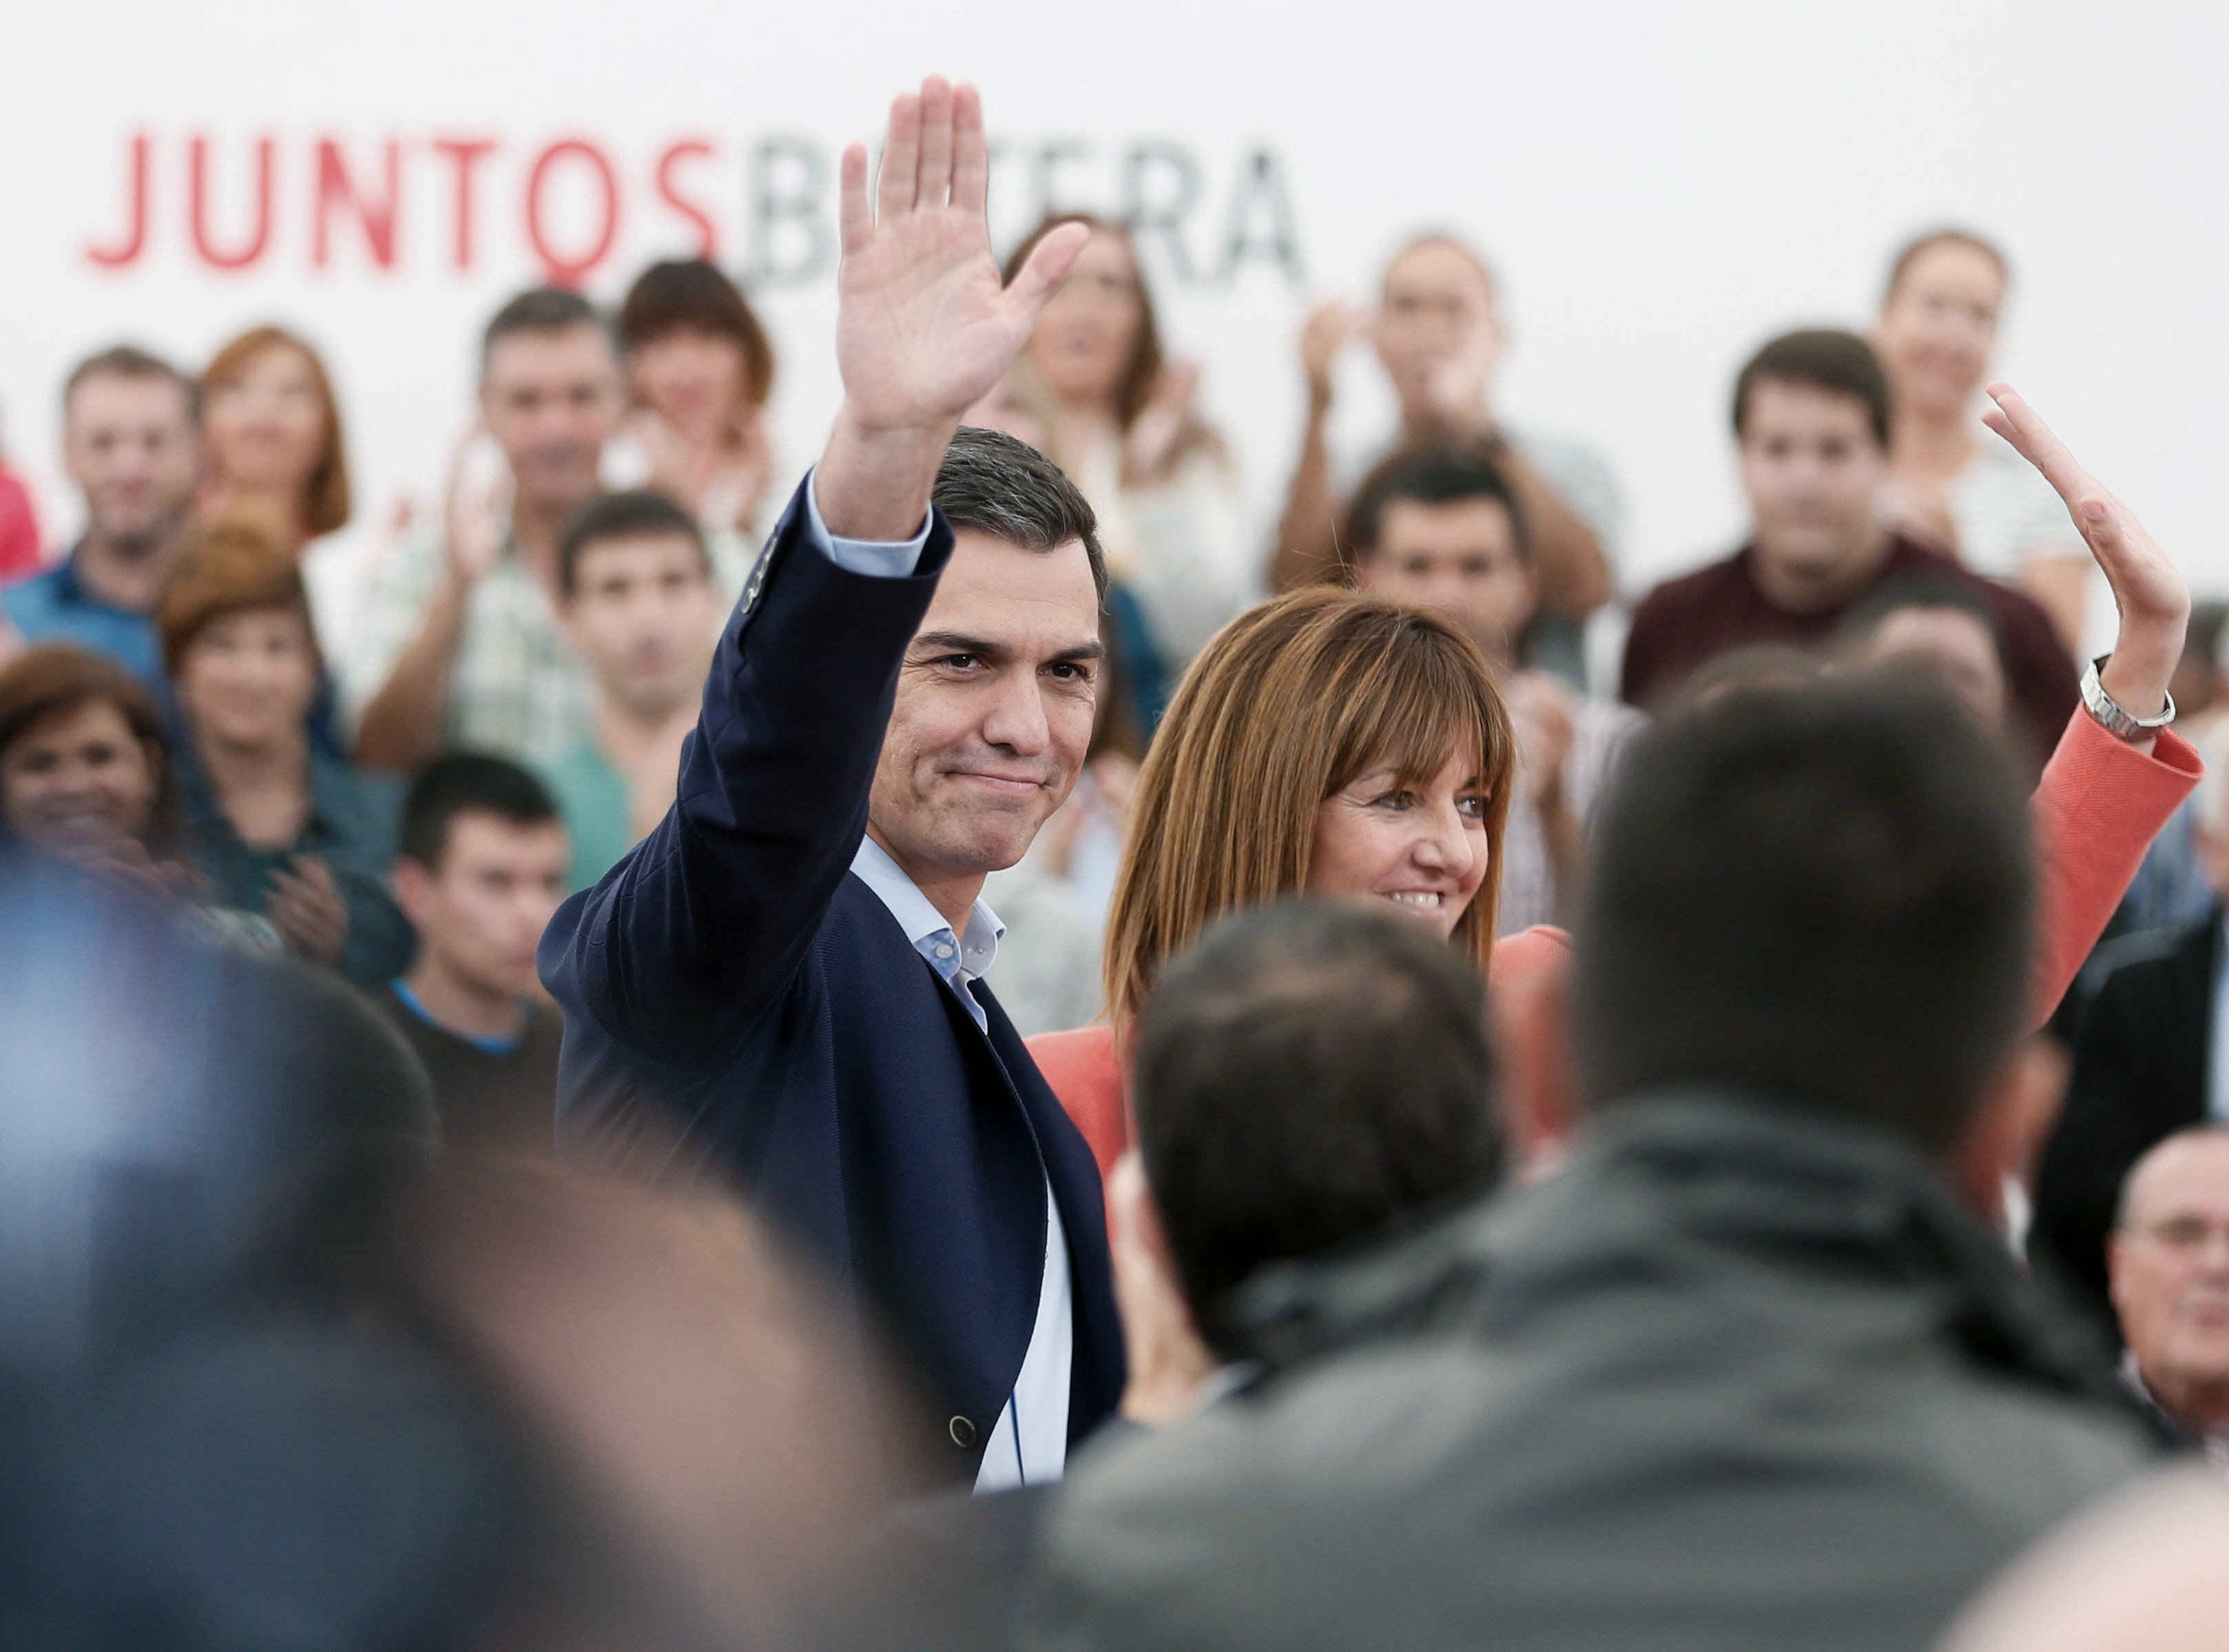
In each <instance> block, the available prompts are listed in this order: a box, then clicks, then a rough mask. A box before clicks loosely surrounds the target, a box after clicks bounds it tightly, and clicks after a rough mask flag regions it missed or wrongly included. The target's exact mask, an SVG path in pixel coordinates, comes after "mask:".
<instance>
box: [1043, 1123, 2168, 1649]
mask: <svg viewBox="0 0 2229 1652" xmlns="http://www.w3.org/2000/svg"><path fill="white" fill-rule="evenodd" d="M1247 1317H1248V1320H1249V1322H1250V1323H1252V1324H1253V1325H1254V1326H1255V1327H1256V1331H1257V1334H1258V1335H1259V1336H1260V1338H1261V1340H1262V1344H1263V1347H1264V1348H1265V1350H1266V1351H1267V1353H1268V1354H1269V1366H1270V1374H1269V1375H1268V1376H1267V1377H1265V1378H1264V1379H1262V1381H1260V1382H1259V1383H1258V1384H1257V1385H1255V1386H1254V1387H1253V1388H1252V1389H1251V1390H1250V1391H1249V1392H1246V1393H1243V1394H1241V1395H1239V1396H1237V1397H1234V1398H1230V1399H1226V1400H1224V1401H1223V1402H1221V1403H1220V1404H1218V1405H1215V1406H1213V1407H1211V1409H1210V1410H1209V1411H1206V1412H1204V1413H1203V1414H1202V1415H1201V1416H1199V1417H1196V1418H1194V1419H1193V1420H1192V1422H1191V1423H1189V1424H1185V1425H1184V1426H1183V1427H1180V1428H1178V1429H1175V1430H1171V1431H1169V1432H1167V1433H1166V1434H1163V1435H1160V1436H1159V1437H1148V1438H1143V1439H1137V1440H1131V1441H1125V1442H1122V1443H1121V1444H1120V1445H1119V1446H1116V1447H1114V1448H1113V1449H1110V1450H1106V1451H1103V1452H1094V1453H1089V1454H1087V1455H1086V1456H1085V1457H1084V1458H1083V1459H1082V1461H1081V1462H1078V1463H1076V1464H1075V1465H1073V1466H1072V1469H1071V1474H1070V1478H1069V1480H1068V1481H1067V1482H1066V1483H1065V1484H1064V1486H1063V1488H1062V1495H1061V1497H1060V1499H1059V1500H1058V1501H1057V1505H1056V1507H1055V1511H1054V1515H1053V1520H1052V1523H1051V1527H1050V1532H1049V1533H1048V1536H1047V1538H1046V1541H1045V1547H1044V1551H1043V1559H1042V1562H1041V1565H1042V1567H1043V1571H1042V1575H1041V1576H1040V1577H1039V1578H1038V1579H1037V1583H1036V1585H1034V1590H1033V1599H1032V1601H1031V1604H1030V1606H1029V1608H1028V1611H1029V1617H1030V1621H1031V1633H1030V1637H1029V1638H1030V1643H1031V1644H1032V1645H1035V1646H1041V1647H1061V1648H1082V1647H1108V1648H1114V1647H1120V1648H1138V1649H1146V1648H1153V1649H1156V1652H1159V1649H1167V1648H1174V1647H1184V1648H1209V1647H1231V1648H1237V1647H1249V1648H1253V1647H1275V1648H1278V1649H1281V1652H1304V1649H1314V1648H1320V1649H1325V1652H1331V1649H1339V1652H1348V1649H1353V1648H1358V1647H1398V1648H1402V1649H1404V1652H1429V1649H1436V1648H1456V1647H1465V1648H1472V1647H1493V1648H1497V1649H1504V1648H1506V1649H1527V1648H1548V1647H1556V1648H1580V1647H1583V1648H1587V1649H1590V1652H1620V1649H1633V1652H1642V1649H1647V1652H1684V1649H1697V1652H1699V1649H1705V1648H1708V1649H1712V1652H1745V1649H1755V1652H1766V1649H1771V1652H1788V1649H1791V1648H1797V1647H1801V1648H1803V1649H1806V1652H1834V1649H1848V1652H1860V1649H1862V1652H1894V1649H1904V1648H1909V1649H1912V1652H1920V1649H1924V1648H1927V1647H1930V1646H1931V1645H1932V1644H1933V1642H1934V1641H1935V1639H1936V1637H1937V1634H1938V1633H1939V1632H1940V1631H1941V1630H1942V1629H1943V1626H1944V1624H1945V1623H1946V1621H1947V1620H1948V1619H1949V1618H1950V1617H1951V1615H1952V1614H1953V1613H1954V1611H1955V1610H1956V1609H1957V1607H1958V1606H1959V1605H1960V1604H1961V1603H1962V1601H1963V1600H1964V1599H1965V1598H1966V1597H1967V1596H1968V1595H1969V1593H1970V1592H1971V1591H1973V1590H1974V1589H1975V1587H1976V1586H1978V1585H1980V1584H1982V1582H1983V1581H1984V1580H1985V1579H1986V1578H1988V1576H1989V1575H1990V1574H1991V1573H1992V1572H1994V1571H1995V1570H1996V1568H1997V1567H1998V1566H2000V1565H2002V1564H2003V1563H2004V1562H2005V1561H2006V1560H2007V1559H2010V1558H2011V1557H2012V1555H2013V1554H2014V1552H2016V1551H2018V1550H2019V1549H2020V1547H2021V1546H2023V1545H2025V1544H2026V1543H2027V1542H2028V1541H2029V1540H2031V1539H2033V1538H2034V1537H2035V1536H2036V1535H2037V1534H2038V1533H2040V1532H2042V1531H2043V1530H2044V1529H2045V1528H2046V1527H2049V1526H2051V1525H2052V1523H2053V1522H2055V1521H2057V1520H2060V1519H2062V1518H2063V1517H2065V1515H2067V1514H2070V1513H2072V1511H2074V1510H2075V1509H2077V1508H2078V1507H2081V1506H2082V1505H2083V1504H2084V1503H2085V1502H2087V1501H2089V1500H2090V1499H2091V1498H2093V1497H2095V1496H2097V1495H2098V1494H2099V1493H2101V1492H2104V1491H2107V1490H2109V1489H2110V1488H2112V1487H2113V1486H2115V1485H2116V1484H2117V1482H2120V1481H2121V1480H2123V1478H2125V1477H2126V1476H2128V1475H2130V1474H2131V1473H2133V1472H2135V1471H2136V1469H2138V1468H2140V1467H2141V1466H2142V1464H2143V1462H2145V1461H2146V1459H2147V1456H2149V1448H2148V1446H2147V1443H2146V1442H2145V1439H2144V1437H2143V1434H2142V1430H2141V1428H2140V1426H2139V1425H2138V1424H2136V1422H2135V1421H2134V1420H2133V1418H2132V1417H2131V1415H2130V1414H2129V1411H2127V1409H2126V1408H2125V1406H2124V1405H2122V1404H2121V1403H2120V1402H2119V1400H2118V1399H2117V1391H2116V1390H2115V1388H2114V1385H2113V1383H2112V1380H2111V1378H2110V1373H2109V1372H2108V1371H2107V1370H2106V1368H2105V1367H2104V1364H2103V1362H2102V1360H2100V1359H2099V1357H2098V1356H2097V1353H2096V1350H2095V1347H2094V1345H2093V1344H2092V1343H2091V1340H2089V1339H2088V1338H2087V1336H2086V1334H2084V1333H2083V1332H2082V1331H2081V1329H2080V1328H2079V1327H2078V1321H2073V1320H2071V1319H2069V1318H2066V1317H2064V1316H2063V1315H2062V1313H2061V1312H2060V1311H2059V1309H2057V1308H2056V1307H2055V1305H2054V1304H2053V1303H2052V1302H2051V1301H2050V1300H2049V1299H2047V1298H2046V1296H2045V1295H2044V1294H2043V1293H2042V1292H2041V1291H2040V1290H2039V1289H2037V1288H2035V1287H2034V1286H2033V1285H2032V1284H2031V1283H2030V1282H2028V1281H2027V1279H2026V1278H2025V1277H2024V1276H2022V1275H2021V1273H2020V1270H2019V1269H2018V1267H2017V1265H2016V1263H2014V1259H2013V1258H2012V1257H2010V1256H2009V1255H2007V1253H2006V1252H2005V1251H2004V1250H2003V1249H2002V1247H2001V1245H1999V1244H1997V1243H1996V1242H1995V1241H1994V1240H1993V1239H1992V1238H1991V1237H1990V1236H1989V1235H1988V1233H1987V1232H1986V1231H1983V1230H1982V1228H1981V1227H1979V1226H1978V1225H1975V1223H1973V1222H1972V1221H1970V1220H1969V1218H1967V1217H1966V1216H1965V1215H1964V1214H1963V1213H1962V1211H1961V1210H1960V1209H1959V1208H1958V1207H1957V1205H1956V1204H1955V1202H1954V1200H1953V1198H1952V1195H1951V1194H1950V1192H1949V1191H1948V1189H1947V1188H1946V1187H1945V1186H1944V1185H1943V1183H1942V1182H1941V1181H1940V1180H1938V1178H1937V1176H1936V1174H1935V1173H1934V1172H1933V1171H1932V1170H1931V1168H1930V1167H1929V1166H1927V1165H1926V1164H1925V1163H1924V1161H1923V1160H1920V1159H1919V1158H1918V1157H1917V1155H1915V1154H1912V1153H1911V1152H1910V1151H1908V1150H1906V1149H1905V1148H1904V1147H1899V1146H1898V1145H1896V1144H1894V1143H1892V1142H1891V1141H1888V1140H1886V1139H1885V1138H1883V1137H1877V1136H1874V1135H1870V1134H1868V1133H1864V1132H1860V1131H1858V1130H1856V1129H1853V1128H1847V1127H1844V1126H1840V1125H1837V1124H1834V1123H1830V1122H1824V1121H1821V1120H1817V1119H1815V1118H1806V1117H1802V1116H1800V1115H1795V1114H1792V1113H1789V1112H1783V1111H1780V1110H1777V1109H1766V1108H1763V1107H1761V1106H1755V1105H1749V1104H1744V1103H1741V1102H1733V1101H1730V1100H1722V1099H1717V1098H1712V1097H1707V1096H1699V1095H1682V1096H1661V1097H1654V1098H1651V1099H1649V1100H1648V1101H1646V1102H1635V1103H1632V1104H1630V1105H1628V1107H1625V1108H1622V1109H1619V1110H1618V1111H1617V1112H1616V1113H1615V1114H1612V1115H1607V1116H1606V1117H1605V1118H1604V1120H1603V1123H1602V1125H1601V1128H1599V1129H1597V1130H1596V1132H1595V1133H1594V1135H1593V1136H1592V1138H1591V1139H1590V1141H1588V1142H1587V1143H1586V1144H1585V1145H1584V1146H1583V1147H1581V1149H1580V1150H1579V1151H1578V1153H1577V1155H1576V1156H1575V1157H1574V1159H1573V1160H1572V1161H1571V1164H1570V1165H1569V1166H1568V1167H1567V1168H1565V1169H1564V1171H1563V1172H1561V1173H1558V1174H1557V1175H1555V1176H1554V1177H1552V1178H1551V1179H1550V1180H1547V1181H1545V1182H1543V1183H1541V1184H1539V1185H1538V1186H1534V1187H1532V1188H1528V1189H1526V1190H1524V1191H1523V1192H1518V1193H1514V1194H1512V1195H1509V1196H1506V1198H1505V1199H1502V1200H1500V1201H1498V1202H1492V1203H1489V1204H1487V1205H1482V1206H1479V1207H1476V1208H1474V1210H1473V1211H1471V1212H1465V1213H1463V1214H1461V1215H1460V1216H1458V1217H1456V1218H1453V1219H1452V1220H1451V1221H1449V1223H1447V1224H1445V1225H1442V1226H1440V1227H1438V1228H1436V1229H1433V1230H1430V1231H1426V1232H1423V1233H1420V1234H1418V1235H1416V1236H1415V1237H1411V1238H1410V1239H1407V1240H1405V1241H1403V1242H1400V1243H1397V1244H1393V1245H1390V1246H1388V1247H1386V1248H1384V1250H1379V1251H1377V1252H1374V1253H1371V1254H1369V1255H1366V1256H1364V1257H1358V1258H1356V1259H1354V1260H1352V1261H1349V1262H1346V1263H1339V1264H1326V1265H1322V1266H1319V1267H1314V1268H1309V1267H1305V1266H1301V1267H1294V1268H1292V1269H1288V1270H1283V1271H1282V1272H1281V1273H1278V1274H1273V1275H1270V1276H1265V1277H1262V1278H1260V1279H1257V1280H1256V1281H1255V1282H1252V1283H1251V1284H1250V1285H1249V1289H1248V1295H1247Z"/></svg>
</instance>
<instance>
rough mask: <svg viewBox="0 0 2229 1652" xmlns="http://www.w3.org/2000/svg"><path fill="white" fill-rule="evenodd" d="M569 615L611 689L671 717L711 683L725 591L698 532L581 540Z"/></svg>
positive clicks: (637, 707)
mask: <svg viewBox="0 0 2229 1652" xmlns="http://www.w3.org/2000/svg"><path fill="white" fill-rule="evenodd" d="M566 617H567V619H568V621H569V622H570V624H571V627H572V632H573V637H574V640H575V642H576V643H577V644H579V646H580V649H581V653H582V654H583V655H585V656H586V657H587V659H588V664H589V665H590V667H591V668H592V669H593V670H594V672H595V673H596V680H597V682H598V683H599V684H601V685H602V687H603V691H604V694H605V696H606V697H607V698H609V699H611V700H612V701H613V702H614V703H616V704H619V705H620V706H621V707H623V708H624V709H625V710H628V711H630V712H633V713H634V714H635V715H636V716H639V717H663V716H665V714H666V713H667V712H670V711H671V710H673V709H674V708H675V707H677V706H678V705H681V704H684V702H685V701H688V700H690V699H691V698H692V697H694V696H695V695H696V694H697V691H698V690H699V689H700V688H701V687H702V686H703V682H704V672H705V671H706V669H707V668H708V667H709V666H710V665H711V662H712V647H713V642H714V637H715V632H716V627H718V625H719V622H720V599H719V595H718V593H717V592H716V591H715V590H714V589H713V587H712V578H711V574H710V570H708V569H706V567H705V566H704V553H703V550H700V549H699V548H698V547H697V543H695V542H694V541H693V540H691V539H690V538H688V537H686V536H684V535H682V534H678V533H653V534H644V535H640V536H639V537H631V538H625V539H603V540H597V541H595V542H594V543H590V544H588V545H586V546H583V547H582V548H581V556H580V560H579V562H577V563H576V564H575V571H574V589H573V595H572V596H571V598H570V600H569V601H568V605H567V614H566Z"/></svg>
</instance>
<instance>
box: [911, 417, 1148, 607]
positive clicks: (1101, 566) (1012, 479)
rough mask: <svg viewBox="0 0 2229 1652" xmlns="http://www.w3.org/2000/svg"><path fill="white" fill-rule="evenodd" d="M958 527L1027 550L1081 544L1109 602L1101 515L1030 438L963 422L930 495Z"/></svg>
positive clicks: (1101, 597)
mask: <svg viewBox="0 0 2229 1652" xmlns="http://www.w3.org/2000/svg"><path fill="white" fill-rule="evenodd" d="M931 497H932V498H933V499H934V501H935V505H936V508H937V509H938V510H939V511H942V512H943V513H944V519H945V520H946V521H947V522H948V523H949V524H952V526H953V527H954V528H955V529H959V528H972V529H973V530H975V531H976V532H977V533H981V534H988V535H989V536H990V537H992V538H993V539H1001V540H1004V541H1005V543H1008V544H1010V545H1018V546H1020V547H1021V548H1022V549H1023V550H1059V549H1060V547H1061V546H1063V545H1066V544H1072V543H1076V542H1077V541H1079V540H1080V541H1082V545H1083V551H1084V555H1085V556H1087V557H1089V559H1090V562H1091V582H1092V585H1093V586H1094V587H1095V588H1096V590H1097V591H1098V594H1099V600H1100V601H1102V602H1104V601H1106V600H1107V558H1106V556H1105V555H1104V553H1102V551H1101V550H1100V549H1099V518H1098V517H1097V516H1096V515H1095V514H1094V513H1093V511H1092V509H1091V505H1090V502H1089V500H1087V499H1086V498H1084V497H1083V494H1082V492H1081V491H1080V490H1079V489H1078V488H1077V487H1076V484H1075V483H1073V482H1071V481H1070V480H1069V479H1068V475H1067V472H1064V471H1063V470H1062V469H1061V467H1060V466H1057V465H1056V464H1054V463H1053V462H1052V460H1050V459H1047V458H1046V457H1045V456H1044V454H1043V453H1039V452H1038V451H1037V449H1036V448H1034V447H1031V446H1030V445H1029V444H1028V443H1027V442H1025V441H1020V440H1016V439H1015V438H1014V437H1012V436H1009V435H1007V434H1005V432H1003V431H999V430H979V429H977V428H975V427H973V425H963V426H961V427H960V431H959V433H958V434H956V435H954V437H953V438H952V445H951V446H950V447H947V448H946V449H945V450H944V462H943V463H942V464H941V465H940V466H937V471H936V487H935V492H934V493H933V494H932V496H931Z"/></svg>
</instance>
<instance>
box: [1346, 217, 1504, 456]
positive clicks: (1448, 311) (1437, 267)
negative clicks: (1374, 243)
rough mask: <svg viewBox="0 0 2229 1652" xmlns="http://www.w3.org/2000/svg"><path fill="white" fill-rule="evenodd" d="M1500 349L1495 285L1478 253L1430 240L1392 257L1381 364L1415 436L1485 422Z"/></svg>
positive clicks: (1439, 238) (1435, 237)
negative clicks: (1441, 427) (1490, 382)
mask: <svg viewBox="0 0 2229 1652" xmlns="http://www.w3.org/2000/svg"><path fill="white" fill-rule="evenodd" d="M1501 343H1502V331H1501V316H1500V305H1499V304H1498V303H1497V301H1496V298H1495V293H1494V288H1493V275H1492V274H1491V273H1488V271H1487V267H1486V263H1485V260H1482V259H1481V258H1480V257H1479V255H1478V254H1476V253H1474V252H1473V251H1471V249H1470V248H1469V247H1466V246H1464V245H1463V244H1462V243H1461V241H1457V240H1456V239H1455V237H1454V236H1452V235H1444V234H1438V233H1435V234H1432V235H1420V236H1418V237H1417V238H1416V240H1414V241H1410V243H1409V244H1408V245H1407V246H1406V247H1403V248H1402V249H1401V250H1400V251H1399V252H1397V253H1396V254H1394V255H1393V260H1392V261H1391V263H1389V264H1388V265H1386V267H1385V284H1384V291H1383V292H1381V293H1380V295H1379V301H1378V329H1377V344H1378V360H1379V361H1380V362H1381V363H1384V368H1385V374H1386V376H1387V377H1388V378H1390V379H1391V380H1392V382H1393V392H1394V394H1395V395H1397V396H1399V397H1400V398H1401V412H1402V418H1403V421H1404V423H1405V424H1406V425H1407V426H1408V427H1410V430H1411V431H1412V432H1414V431H1419V430H1423V429H1427V428H1429V427H1433V426H1436V425H1441V424H1445V423H1449V422H1454V423H1456V424H1462V423H1466V422H1475V421H1482V420H1484V418H1485V414H1486V388H1487V380H1488V379H1489V378H1490V377H1491V376H1492V374H1493V363H1494V361H1495V359H1496V358H1497V357H1499V356H1500V353H1501ZM1453 402H1476V403H1477V406H1476V407H1475V408H1474V407H1470V406H1468V405H1464V406H1456V405H1452V403H1453Z"/></svg>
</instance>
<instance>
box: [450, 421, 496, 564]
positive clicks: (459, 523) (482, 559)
mask: <svg viewBox="0 0 2229 1652" xmlns="http://www.w3.org/2000/svg"><path fill="white" fill-rule="evenodd" d="M485 428H486V427H485V426H483V425H481V424H479V422H477V421H475V422H474V423H473V425H472V428H471V429H469V430H467V431H466V433H465V435H464V439H463V440H461V441H459V443H458V444H457V449H456V452H455V453H453V455H452V456H451V458H450V460H449V482H448V486H447V488H446V491H445V498H444V500H443V504H442V511H441V535H442V541H443V543H444V546H445V547H446V552H447V556H448V570H449V577H450V578H451V579H453V581H455V582H457V583H458V584H459V585H460V586H462V587H464V588H466V589H467V590H469V589H470V588H472V586H474V585H476V584H478V583H479V581H480V579H481V577H482V576H483V575H485V574H486V573H487V571H488V570H489V569H491V568H493V567H494V566H495V565H496V562H497V560H498V558H499V557H501V556H502V555H503V542H504V527H505V524H506V523H507V522H508V520H509V518H510V516H511V473H510V472H509V470H508V469H505V470H503V471H500V472H497V473H495V474H493V475H489V476H481V477H479V478H475V477H474V476H473V475H472V453H473V450H474V447H475V446H476V445H477V444H478V442H479V440H480V438H481V437H482V436H483V435H484V434H485Z"/></svg>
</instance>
